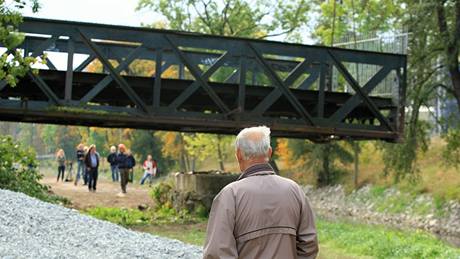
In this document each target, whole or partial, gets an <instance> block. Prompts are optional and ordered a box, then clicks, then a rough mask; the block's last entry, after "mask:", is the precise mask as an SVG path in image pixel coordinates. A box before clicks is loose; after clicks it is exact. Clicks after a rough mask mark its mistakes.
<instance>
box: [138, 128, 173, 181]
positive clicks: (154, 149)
mask: <svg viewBox="0 0 460 259" xmlns="http://www.w3.org/2000/svg"><path fill="white" fill-rule="evenodd" d="M162 147H163V143H162V141H161V139H160V138H159V137H158V134H155V132H154V131H150V130H134V131H133V134H132V144H131V149H132V151H133V153H134V154H136V155H137V157H138V158H140V159H145V158H146V156H147V155H148V154H151V155H152V157H153V159H155V160H156V161H157V163H158V168H159V169H160V170H159V171H160V172H168V171H169V170H170V169H171V168H172V167H173V166H174V162H175V160H172V159H171V158H169V157H166V156H164V155H163V152H162Z"/></svg>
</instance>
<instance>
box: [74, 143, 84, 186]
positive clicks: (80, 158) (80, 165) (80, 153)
mask: <svg viewBox="0 0 460 259" xmlns="http://www.w3.org/2000/svg"><path fill="white" fill-rule="evenodd" d="M84 148H85V147H84V146H83V144H82V143H80V144H78V146H77V175H76V176H75V182H74V184H75V186H76V185H77V184H78V181H79V180H80V177H82V178H83V177H84V171H85V161H84V160H85V150H84Z"/></svg>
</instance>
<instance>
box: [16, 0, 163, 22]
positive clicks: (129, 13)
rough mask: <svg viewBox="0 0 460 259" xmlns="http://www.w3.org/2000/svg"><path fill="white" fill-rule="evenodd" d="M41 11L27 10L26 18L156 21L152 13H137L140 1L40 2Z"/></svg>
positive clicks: (60, 0)
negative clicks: (136, 9)
mask: <svg viewBox="0 0 460 259" xmlns="http://www.w3.org/2000/svg"><path fill="white" fill-rule="evenodd" d="M39 3H40V6H41V8H40V10H39V11H38V12H37V13H33V12H32V11H31V10H30V8H25V10H24V11H23V15H24V16H31V17H38V18H47V19H58V20H68V21H81V22H91V23H105V24H114V25H129V26H140V25H141V23H142V22H143V23H151V22H152V21H154V20H155V16H156V15H155V14H154V13H153V12H152V11H145V10H142V11H139V12H137V11H135V8H136V6H137V3H138V0H39Z"/></svg>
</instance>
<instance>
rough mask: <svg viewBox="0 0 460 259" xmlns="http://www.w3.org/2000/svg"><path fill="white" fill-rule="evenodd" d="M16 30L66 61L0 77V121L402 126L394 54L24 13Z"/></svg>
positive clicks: (322, 131)
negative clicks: (10, 82)
mask: <svg viewBox="0 0 460 259" xmlns="http://www.w3.org/2000/svg"><path fill="white" fill-rule="evenodd" d="M21 30H22V31H24V32H26V33H28V34H27V37H26V40H25V42H24V44H23V45H22V46H21V47H20V48H22V49H24V50H25V53H26V55H33V56H37V55H40V54H42V53H44V52H46V53H48V54H49V53H59V54H61V55H62V54H64V55H65V58H66V59H67V66H66V67H64V68H61V67H59V66H58V65H55V64H53V63H58V61H59V60H57V59H54V60H53V58H52V57H51V56H52V55H48V62H47V66H48V68H47V69H41V70H40V71H39V73H38V75H35V74H33V73H29V75H28V77H26V78H24V79H23V80H21V82H20V83H19V85H18V86H17V87H15V88H11V87H9V86H6V85H5V84H4V83H3V84H2V83H1V82H0V120H11V121H28V122H39V123H55V124H72V125H87V126H102V127H131V128H143V129H161V130H176V131H192V132H195V131H196V132H211V133H228V134H233V133H236V132H237V131H238V130H239V129H240V128H242V127H247V126H251V125H260V124H265V125H267V126H270V127H271V128H272V131H273V135H274V136H286V137H299V138H310V139H313V140H316V141H325V140H330V139H336V138H353V139H384V140H388V141H397V140H398V139H399V137H400V136H401V133H402V130H403V122H404V108H403V107H404V88H405V56H401V55H394V54H383V53H375V52H363V51H351V50H342V49H336V48H326V47H317V46H305V45H299V44H285V43H279V42H269V41H254V40H248V39H239V38H226V37H215V36H208V35H199V34H188V33H187V34H184V33H179V32H172V31H162V30H149V29H140V28H131V27H122V26H109V25H97V24H87V23H77V22H62V21H53V20H42V19H30V18H27V19H26V20H25V23H24V24H23V25H22V27H21ZM77 54H79V55H85V60H84V61H82V62H80V63H75V62H74V56H75V55H77ZM61 59H62V57H61ZM95 61H98V62H100V63H99V64H102V66H99V67H100V68H102V67H103V71H102V70H100V71H98V72H95V71H94V70H95V69H94V67H95V64H96V63H95ZM136 62H138V63H137V67H136V66H135V63H136ZM139 64H141V65H143V66H144V68H143V69H144V71H141V72H136V69H137V70H139V69H138V67H139ZM156 64H162V65H161V69H156ZM89 65H91V66H93V68H90V66H89ZM358 66H362V67H361V68H363V67H364V68H366V69H367V70H368V71H369V75H357V74H355V73H353V71H354V68H355V67H358ZM96 67H97V66H96ZM96 70H97V69H96ZM145 70H147V71H150V72H149V73H148V75H146V73H145ZM166 71H169V72H170V74H172V76H171V75H169V76H166V74H167V73H165V72H166ZM356 71H358V70H356ZM360 71H363V69H360ZM171 72H172V73H171ZM382 89H390V90H389V91H387V92H386V93H384V94H385V96H386V98H383V97H379V96H382V91H381V90H382Z"/></svg>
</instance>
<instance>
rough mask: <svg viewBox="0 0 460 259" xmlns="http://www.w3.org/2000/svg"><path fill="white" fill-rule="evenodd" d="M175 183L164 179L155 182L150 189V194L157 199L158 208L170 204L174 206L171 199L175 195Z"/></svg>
mask: <svg viewBox="0 0 460 259" xmlns="http://www.w3.org/2000/svg"><path fill="white" fill-rule="evenodd" d="M173 191H174V188H173V184H171V183H170V182H168V181H162V182H159V183H157V184H155V185H154V186H153V187H152V190H151V191H150V196H151V197H152V199H153V200H154V201H155V206H156V207H157V208H159V207H162V206H165V205H167V204H168V205H169V207H171V208H172V204H171V200H172V195H173Z"/></svg>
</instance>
